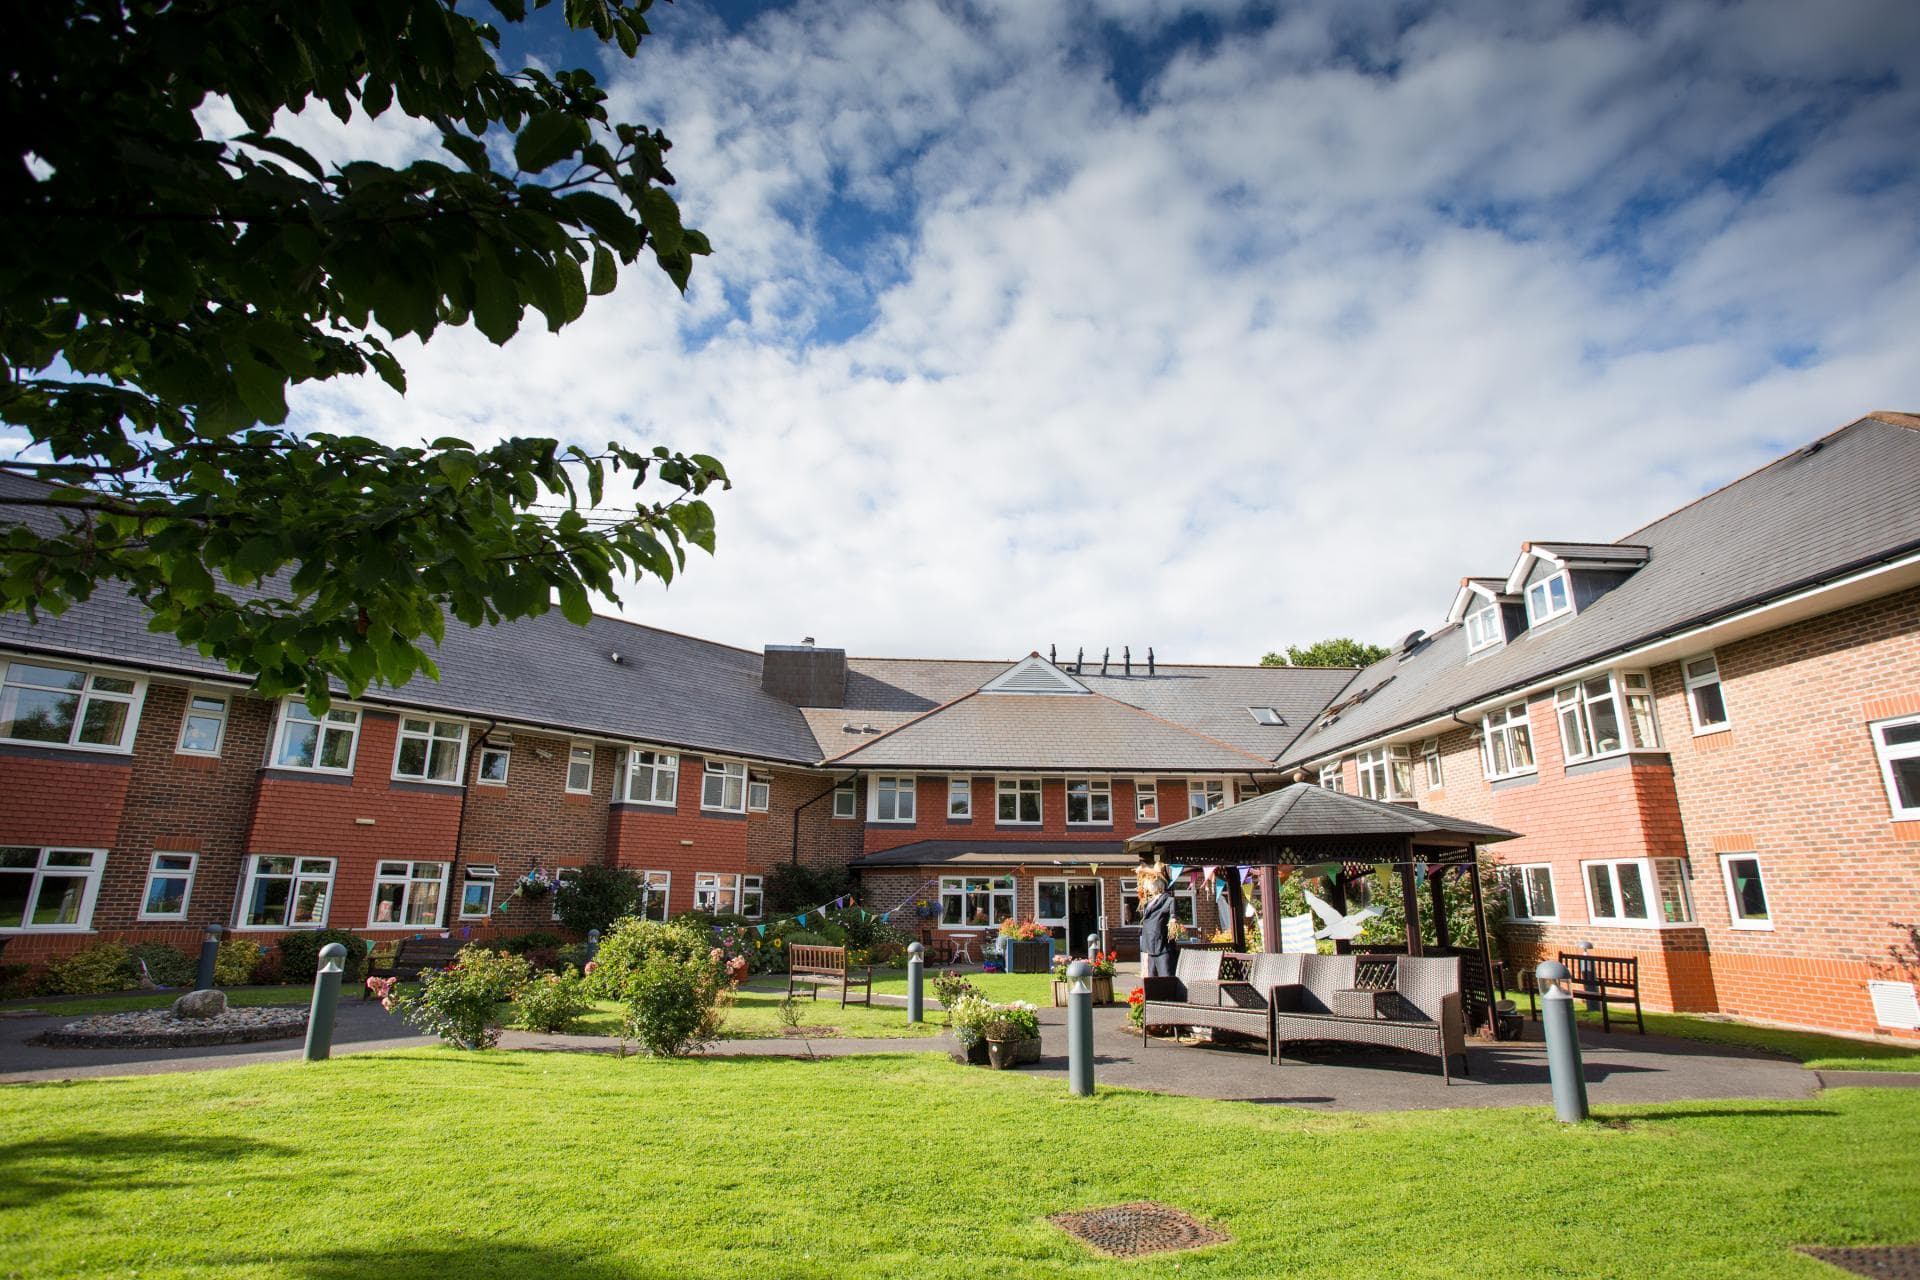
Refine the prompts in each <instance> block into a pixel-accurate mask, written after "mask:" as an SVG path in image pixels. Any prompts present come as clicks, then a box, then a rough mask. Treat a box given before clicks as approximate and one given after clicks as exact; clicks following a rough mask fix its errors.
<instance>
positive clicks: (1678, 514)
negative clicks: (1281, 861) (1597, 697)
mask: <svg viewBox="0 0 1920 1280" xmlns="http://www.w3.org/2000/svg"><path fill="white" fill-rule="evenodd" d="M1916 428H1920V418H1915V417H1912V416H1909V415H1905V414H1876V415H1871V416H1869V417H1865V418H1862V419H1860V420H1859V421H1857V422H1853V423H1850V424H1848V425H1847V426H1845V427H1842V428H1840V429H1839V430H1838V431H1835V432H1832V433H1831V434H1829V435H1827V436H1824V437H1822V438H1821V439H1820V440H1818V441H1816V442H1814V443H1813V444H1811V445H1809V446H1807V447H1806V448H1803V449H1799V450H1796V451H1795V452H1793V453H1791V454H1788V455H1787V456H1786V457H1784V458H1781V459H1779V460H1777V461H1775V462H1772V463H1770V464H1768V465H1767V466H1765V467H1762V468H1760V469H1759V470H1758V471H1755V472H1753V473H1752V474H1750V475H1747V476H1745V477H1743V478H1741V479H1739V480H1736V481H1734V482H1732V483H1731V484H1728V485H1727V486H1725V487H1724V488H1721V489H1718V490H1716V491H1715V492H1713V493H1710V494H1708V495H1707V496H1705V497H1703V498H1700V499H1699V500H1697V501H1695V502H1692V503H1689V504H1688V505H1687V506H1684V507H1682V508H1680V509H1679V510H1678V511H1675V512H1673V513H1672V514H1671V515H1667V516H1663V517H1662V518H1661V519H1659V520H1656V521H1654V522H1653V523H1652V524H1650V525H1648V526H1646V527H1645V528H1644V529H1636V530H1634V531H1633V532H1632V533H1630V534H1628V535H1627V536H1626V537H1625V538H1623V539H1621V540H1620V543H1619V544H1618V545H1622V546H1644V547H1646V548H1648V550H1649V556H1648V559H1647V563H1646V564H1645V565H1644V566H1642V567H1641V568H1640V569H1638V570H1637V571H1635V572H1634V573H1633V575H1632V576H1631V577H1629V578H1627V579H1626V581H1625V582H1623V583H1621V584H1620V585H1619V586H1617V587H1615V588H1614V589H1613V590H1611V591H1609V592H1607V593H1606V594H1605V595H1603V596H1601V597H1600V598H1599V599H1598V600H1596V601H1593V602H1592V603H1590V604H1588V605H1587V606H1585V607H1584V608H1582V609H1581V610H1580V611H1579V613H1578V614H1576V615H1575V616H1573V617H1571V618H1568V619H1566V620H1564V621H1561V622H1556V623H1554V624H1553V625H1552V626H1551V627H1549V628H1547V629H1544V630H1542V631H1539V632H1537V633H1524V634H1522V635H1520V636H1517V637H1515V638H1514V639H1512V640H1509V641H1508V642H1507V644H1506V646H1505V647H1504V648H1502V649H1499V650H1496V651H1493V652H1488V653H1483V654H1476V655H1474V656H1473V658H1472V659H1471V660H1469V658H1468V655H1467V646H1466V641H1465V640H1464V639H1463V638H1462V637H1461V636H1460V635H1459V631H1460V627H1459V625H1458V624H1455V625H1452V626H1448V627H1445V628H1442V629H1441V630H1439V631H1437V632H1435V633H1434V634H1433V635H1432V636H1430V637H1429V638H1428V639H1427V640H1426V641H1425V642H1424V643H1423V644H1421V645H1420V646H1419V647H1418V648H1417V649H1415V650H1414V651H1413V652H1412V653H1410V654H1409V655H1407V656H1406V657H1405V658H1404V659H1402V658H1399V657H1389V658H1386V659H1383V660H1382V661H1380V662H1377V663H1375V664H1374V665H1373V666H1371V667H1368V668H1367V669H1366V670H1365V671H1363V672H1362V673H1361V674H1360V676H1359V677H1358V678H1356V679H1355V680H1354V682H1353V685H1352V687H1351V688H1350V689H1348V690H1347V691H1346V693H1345V694H1343V695H1342V697H1343V699H1345V698H1351V697H1353V695H1355V694H1356V693H1364V692H1367V691H1369V690H1377V696H1373V697H1369V698H1367V699H1366V700H1364V701H1361V702H1359V703H1357V704H1355V705H1353V706H1351V707H1349V708H1348V709H1347V710H1346V711H1344V712H1343V713H1342V714H1341V715H1340V716H1339V718H1338V719H1337V720H1336V721H1335V722H1334V723H1333V724H1331V725H1328V726H1326V727H1324V728H1321V727H1314V728H1311V729H1309V730H1308V731H1307V732H1305V733H1303V734H1302V735H1300V737H1299V738H1297V739H1296V740H1295V741H1294V742H1293V743H1292V744H1291V745H1290V746H1288V747H1287V748H1286V750H1285V751H1284V752H1283V753H1282V755H1281V757H1280V759H1281V762H1282V763H1283V765H1285V766H1287V767H1292V766H1295V765H1300V764H1305V763H1307V762H1309V761H1313V760H1318V759H1323V758H1325V757H1328V756H1332V755H1336V754H1339V753H1340V752H1343V751H1345V750H1348V749H1350V748H1352V747H1354V746H1356V745H1359V744H1361V743H1365V742H1369V741H1372V740H1374V739H1377V738H1382V737H1386V736H1388V735H1390V734H1392V733H1394V732H1397V731H1399V730H1403V729H1410V728H1412V727H1414V726H1416V725H1419V724H1421V723H1423V722H1425V721H1428V720H1432V719H1435V718H1438V717H1442V716H1445V715H1446V714H1447V713H1448V712H1449V711H1450V710H1453V709H1458V708H1460V707H1465V706H1469V705H1472V704H1474V703H1476V702H1480V701H1482V700H1485V699H1487V698H1491V697H1494V696H1497V695H1499V694H1502V693H1505V692H1507V691H1510V690H1518V689H1522V688H1525V687H1526V686H1528V685H1530V684H1533V683H1535V682H1537V681H1540V680H1542V679H1544V678H1547V677H1549V676H1552V675H1553V674H1554V673H1556V672H1559V671H1564V670H1570V669H1572V668H1575V667H1579V666H1583V665H1585V664H1587V663H1590V662H1596V661H1601V660H1604V659H1605V658H1607V657H1609V656H1610V655H1613V654H1616V653H1623V652H1626V651H1627V650H1629V649H1633V648H1635V647H1638V646H1639V645H1642V644H1646V643H1649V642H1652V641H1655V640H1658V639H1660V638H1661V637H1663V636H1666V635H1671V634H1675V633H1678V632H1681V631H1685V630H1689V629H1691V628H1693V627H1696V626H1699V625H1702V624H1704V623H1707V622H1711V621H1713V620H1714V619H1716V618H1719V617H1724V616H1727V615H1731V614H1734V613H1738V612H1740V611H1741V610H1742V609H1745V608H1748V607H1750V606H1752V605H1754V604H1757V603H1761V602H1764V601H1766V600H1769V599H1773V598H1775V597H1778V596H1782V595H1786V594H1788V593H1790V592H1792V591H1795V590H1798V589H1801V588H1803V587H1806V586H1811V585H1814V584H1817V583H1820V582H1824V581H1828V580H1830V579H1833V578H1837V577H1841V576H1844V575H1845V574H1847V573H1849V572H1853V571H1855V570H1857V569H1860V568H1864V567H1867V566H1869V565H1871V564H1873V563H1875V562H1877V561H1880V560H1886V559H1892V558H1895V557H1897V556H1901V555H1905V554H1908V553H1911V552H1912V551H1914V550H1916V549H1920V430H1917V429H1916ZM1542 545H1545V544H1542ZM1555 545H1569V544H1555ZM1388 680H1391V681H1392V682H1393V683H1392V684H1391V686H1388V685H1387V684H1386V682H1387V681H1388Z"/></svg>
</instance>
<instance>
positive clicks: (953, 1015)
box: [947, 991, 994, 1066]
mask: <svg viewBox="0 0 1920 1280" xmlns="http://www.w3.org/2000/svg"><path fill="white" fill-rule="evenodd" d="M947 1014H948V1018H949V1020H950V1021H951V1022H952V1023H953V1038H954V1039H955V1040H958V1041H959V1042H960V1053H959V1055H958V1056H959V1058H960V1060H961V1061H963V1062H969V1063H973V1064H974V1065H976V1066H980V1065H984V1064H985V1063H986V1061H987V1024H988V1023H989V1022H991V1021H993V1018H994V1011H993V1002H992V1001H990V1000H988V999H987V998H986V997H985V996H983V995H978V994H976V993H974V992H972V991H969V992H968V993H967V994H965V995H963V996H961V997H960V998H959V999H957V1000H955V1001H953V1002H952V1003H951V1004H949V1005H948V1006H947Z"/></svg>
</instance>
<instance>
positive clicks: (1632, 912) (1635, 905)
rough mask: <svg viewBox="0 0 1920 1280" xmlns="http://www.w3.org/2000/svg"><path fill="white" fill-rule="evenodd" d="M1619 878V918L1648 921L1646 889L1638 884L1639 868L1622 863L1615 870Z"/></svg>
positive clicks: (1649, 917) (1635, 865) (1633, 864)
mask: <svg viewBox="0 0 1920 1280" xmlns="http://www.w3.org/2000/svg"><path fill="white" fill-rule="evenodd" d="M1615 870H1616V871H1617V872H1618V874H1619V876H1620V917H1621V919H1623V920H1649V919H1652V917H1651V916H1649V915H1648V914H1647V889H1646V886H1645V885H1643V884H1641V883H1640V866H1639V864H1638V863H1634V862H1623V863H1621V864H1620V865H1619V866H1618V867H1616V868H1615Z"/></svg>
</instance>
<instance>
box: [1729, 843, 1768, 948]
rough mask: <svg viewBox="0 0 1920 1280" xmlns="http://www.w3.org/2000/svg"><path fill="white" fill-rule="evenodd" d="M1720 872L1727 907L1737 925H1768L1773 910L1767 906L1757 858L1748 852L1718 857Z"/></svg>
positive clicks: (1746, 926) (1760, 926)
mask: <svg viewBox="0 0 1920 1280" xmlns="http://www.w3.org/2000/svg"><path fill="white" fill-rule="evenodd" d="M1720 874H1721V876H1722V877H1723V878H1724V879H1725V881H1726V885H1727V910H1728V912H1729V914H1731V916H1732V917H1733V927H1734V928H1736V929H1771V928H1773V912H1772V910H1771V909H1770V908H1769V907H1768V906H1767V886H1766V882H1765V881H1764V880H1763V879H1762V878H1761V875H1760V859H1758V858H1756V857H1754V856H1753V855H1752V854H1750V853H1728V854H1722V855H1721V857H1720Z"/></svg>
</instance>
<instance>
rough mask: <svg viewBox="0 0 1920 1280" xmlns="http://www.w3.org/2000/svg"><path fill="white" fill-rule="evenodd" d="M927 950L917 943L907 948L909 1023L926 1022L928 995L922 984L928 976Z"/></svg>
mask: <svg viewBox="0 0 1920 1280" xmlns="http://www.w3.org/2000/svg"><path fill="white" fill-rule="evenodd" d="M926 956H927V949H926V948H925V947H923V946H921V945H920V944H919V943H917V942H915V943H913V944H911V945H910V946H908V947H907V1021H908V1022H923V1021H925V1020H926V1003H925V1001H926V995H925V993H924V992H923V991H922V989H921V984H922V983H923V982H924V981H925V980H926V976H927V960H926Z"/></svg>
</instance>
